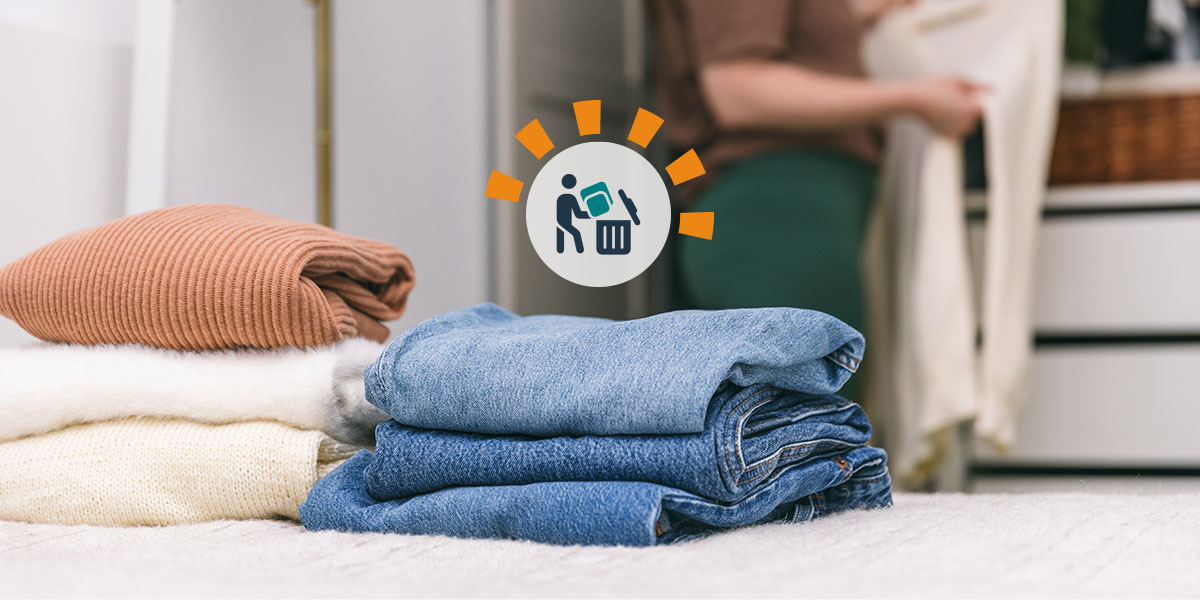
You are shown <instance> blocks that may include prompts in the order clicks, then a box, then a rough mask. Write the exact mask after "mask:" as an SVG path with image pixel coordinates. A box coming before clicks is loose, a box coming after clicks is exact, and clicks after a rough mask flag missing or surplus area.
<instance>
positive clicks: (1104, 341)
mask: <svg viewBox="0 0 1200 600" xmlns="http://www.w3.org/2000/svg"><path fill="white" fill-rule="evenodd" d="M972 200H974V201H978V198H973V199H972ZM968 205H969V206H970V203H969V204H968ZM985 219H986V216H985V217H984V219H977V218H976V219H972V220H971V223H970V239H971V252H972V259H973V261H974V262H975V265H976V271H977V272H978V270H979V265H980V259H981V253H982V244H981V242H982V239H983V238H982V236H983V229H984V222H985ZM1037 257H1038V264H1037V267H1036V268H1037V272H1036V287H1035V298H1034V329H1035V334H1036V344H1035V351H1034V357H1033V362H1032V365H1031V372H1030V382H1029V383H1030V385H1029V395H1028V397H1027V398H1026V402H1025V405H1024V408H1023V409H1022V411H1021V414H1020V418H1019V424H1018V427H1017V440H1016V442H1015V444H1014V445H1013V447H1012V448H1011V449H1010V451H1009V452H1008V453H1007V454H1006V455H1003V456H1001V455H998V454H996V453H995V452H994V451H993V450H992V449H990V448H987V447H985V446H984V445H982V444H977V445H976V447H975V458H974V464H975V465H976V466H977V467H983V468H982V469H980V471H981V472H988V471H989V469H992V470H994V469H996V468H999V469H1000V470H1001V471H1003V470H1004V469H1006V468H1012V469H1016V470H1018V471H1019V470H1020V469H1021V468H1028V469H1032V470H1033V471H1037V470H1038V469H1049V470H1054V469H1057V470H1060V471H1061V470H1067V471H1070V470H1071V469H1078V470H1080V472H1083V471H1088V470H1101V471H1103V470H1105V469H1134V470H1146V471H1147V472H1154V471H1155V470H1184V471H1189V472H1190V471H1192V470H1195V471H1196V472H1200V435H1197V434H1196V427H1197V425H1198V424H1200V268H1198V267H1197V264H1198V263H1200V182H1182V183H1171V184H1140V185H1119V186H1118V185H1113V186H1090V187H1082V186H1081V187H1076V188H1070V189H1060V190H1054V191H1051V193H1050V194H1049V196H1048V198H1047V202H1046V211H1045V218H1044V219H1043V222H1042V224H1041V228H1040V231H1039V235H1038V249H1037ZM985 334H986V332H985ZM1033 471H1031V472H1033Z"/></svg>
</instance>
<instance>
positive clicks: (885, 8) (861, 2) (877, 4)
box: [854, 0, 917, 29]
mask: <svg viewBox="0 0 1200 600" xmlns="http://www.w3.org/2000/svg"><path fill="white" fill-rule="evenodd" d="M916 3H917V0H857V1H856V2H855V3H854V15H855V16H856V17H858V23H859V24H860V25H862V28H863V29H870V28H872V27H874V26H875V24H876V23H878V22H879V19H881V18H883V16H884V15H886V14H888V13H889V12H891V11H893V10H895V9H897V8H903V7H906V6H912V5H913V4H916Z"/></svg>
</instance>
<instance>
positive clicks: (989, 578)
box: [0, 494, 1200, 597]
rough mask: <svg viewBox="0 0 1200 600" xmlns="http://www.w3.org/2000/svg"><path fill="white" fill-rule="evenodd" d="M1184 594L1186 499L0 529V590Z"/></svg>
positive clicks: (1018, 499)
mask: <svg viewBox="0 0 1200 600" xmlns="http://www.w3.org/2000/svg"><path fill="white" fill-rule="evenodd" d="M64 594H86V595H105V596H130V595H142V596H164V595H165V596H213V595H236V596H257V597H262V596H267V597H270V596H331V595H336V596H564V595H568V596H676V597H683V596H847V595H849V596H862V595H883V596H892V597H895V596H963V595H968V596H970V595H976V596H977V595H988V596H995V595H1013V594H1017V595H1038V596H1047V595H1049V596H1196V595H1200V494H1194V495H1086V494H1026V495H962V494H936V495H922V494H901V495H897V496H896V503H895V506H894V507H892V508H890V509H884V510H878V511H869V512H852V513H845V514H840V515H834V516H832V517H828V518H825V519H822V520H817V521H813V522H811V523H804V524H797V525H773V526H763V527H756V528H750V529H743V530H739V531H734V532H731V533H726V534H722V535H717V536H713V537H710V538H706V539H703V540H700V541H697V542H692V543H686V544H682V545H676V546H668V547H659V548H649V549H637V548H583V547H555V546H545V545H540V544H532V543H524V542H509V541H484V540H456V539H450V538H441V537H413V536H400V535H380V534H344V533H335V532H322V533H312V532H306V531H304V529H303V528H301V527H300V526H299V525H295V524H292V523H287V522H276V521H248V522H230V521H226V522H218V523H208V524H203V525H190V526H178V527H164V528H130V529H108V528H100V527H62V526H48V525H28V524H20V523H3V522H0V595H4V596H30V595H34V596H53V595H64Z"/></svg>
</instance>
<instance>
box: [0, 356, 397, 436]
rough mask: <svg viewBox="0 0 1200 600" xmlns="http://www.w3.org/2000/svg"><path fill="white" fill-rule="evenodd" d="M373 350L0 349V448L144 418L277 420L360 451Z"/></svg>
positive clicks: (377, 414) (369, 422)
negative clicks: (84, 426) (73, 428)
mask: <svg viewBox="0 0 1200 600" xmlns="http://www.w3.org/2000/svg"><path fill="white" fill-rule="evenodd" d="M382 351H383V346H382V345H380V344H376V343H374V342H370V341H367V340H361V339H351V340H346V341H343V342H340V343H338V344H336V345H333V346H326V347H321V348H309V349H299V348H281V349H276V350H229V351H222V352H181V351H175V350H162V349H158V348H147V347H143V346H79V345H71V344H41V345H36V346H32V347H28V348H19V349H6V350H0V441H4V440H12V439H16V438H19V437H22V436H26V435H31V434H35V433H44V432H47V431H53V430H55V429H60V428H62V427H65V426H67V425H73V424H77V423H91V422H96V421H104V420H108V419H117V418H121V417H134V416H151V417H182V418H187V419H192V420H195V421H202V422H205V423H234V422H239V421H254V420H272V421H280V422H283V423H287V424H289V425H294V426H296V427H299V428H300V429H319V430H321V431H324V432H326V433H328V434H329V435H330V436H332V437H334V438H336V439H339V440H343V441H347V442H354V443H359V444H370V443H371V441H372V440H373V439H374V431H375V425H377V424H378V423H379V422H380V421H382V420H384V419H386V418H387V415H386V414H385V413H384V412H383V411H380V410H379V409H377V408H375V407H374V406H371V405H370V404H368V403H367V401H366V398H365V394H364V392H363V369H364V368H365V367H366V366H367V365H369V364H371V362H373V361H374V360H375V359H376V358H377V357H378V356H379V354H380V353H381V352H382Z"/></svg>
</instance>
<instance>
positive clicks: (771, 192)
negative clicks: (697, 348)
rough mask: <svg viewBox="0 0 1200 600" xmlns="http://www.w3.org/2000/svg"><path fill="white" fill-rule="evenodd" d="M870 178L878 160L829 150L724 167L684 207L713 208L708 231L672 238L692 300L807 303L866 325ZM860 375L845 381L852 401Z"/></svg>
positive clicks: (718, 304) (706, 304)
mask: <svg viewBox="0 0 1200 600" xmlns="http://www.w3.org/2000/svg"><path fill="white" fill-rule="evenodd" d="M876 179H877V169H876V167H875V166H874V165H871V164H869V163H866V162H863V161H861V160H858V159H855V158H852V157H850V156H846V155H842V154H837V153H833V152H821V151H792V152H781V153H773V154H767V155H763V156H760V157H755V158H750V159H746V160H743V161H740V162H738V163H735V164H733V165H731V166H729V167H728V168H726V169H725V170H723V171H722V172H721V175H720V177H719V178H718V179H717V180H716V181H715V182H714V183H713V184H712V185H711V186H709V187H708V188H706V189H705V190H704V191H703V192H702V193H701V194H700V195H699V196H698V197H697V199H696V203H695V204H694V205H693V206H692V207H691V208H690V209H689V210H692V211H698V212H710V211H711V212H714V213H716V215H715V217H714V219H715V226H714V229H713V238H712V240H702V239H695V238H687V237H684V238H682V239H680V240H679V242H678V246H677V251H678V252H679V256H678V259H679V263H678V264H679V268H680V281H681V283H682V285H683V287H684V294H685V296H686V299H687V301H688V303H689V304H691V305H692V306H694V307H696V308H704V309H722V308H756V307H763V306H794V307H798V308H809V309H813V310H819V311H822V312H825V313H829V314H831V315H833V316H835V317H837V318H839V319H841V320H843V321H845V322H846V323H848V324H850V325H851V326H853V327H854V328H855V329H858V330H859V331H864V327H865V325H866V324H865V323H864V321H865V319H866V317H865V315H864V313H865V310H866V309H865V300H864V298H863V282H862V273H861V267H860V264H859V254H860V248H861V246H862V240H863V235H864V229H865V227H866V220H867V215H868V212H869V211H870V208H871V204H872V201H873V200H874V198H875V191H876V190H875V185H876ZM856 379H859V378H852V379H851V380H850V381H851V383H850V384H848V385H847V386H846V389H845V390H844V392H845V394H844V395H846V396H847V397H849V398H850V399H851V400H856V398H854V397H852V396H857V384H856Z"/></svg>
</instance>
